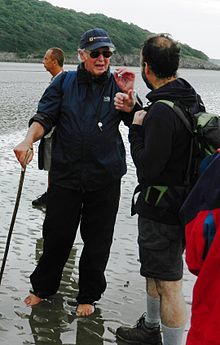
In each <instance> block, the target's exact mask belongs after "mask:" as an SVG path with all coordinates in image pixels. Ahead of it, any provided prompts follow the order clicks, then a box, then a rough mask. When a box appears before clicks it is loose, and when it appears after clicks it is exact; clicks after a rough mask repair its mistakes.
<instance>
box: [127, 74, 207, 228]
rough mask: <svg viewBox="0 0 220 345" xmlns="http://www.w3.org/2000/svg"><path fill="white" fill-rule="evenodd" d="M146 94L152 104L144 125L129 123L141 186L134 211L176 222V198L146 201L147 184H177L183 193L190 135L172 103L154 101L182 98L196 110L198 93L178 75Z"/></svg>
mask: <svg viewBox="0 0 220 345" xmlns="http://www.w3.org/2000/svg"><path fill="white" fill-rule="evenodd" d="M147 98H148V100H149V101H150V102H152V103H153V104H152V105H151V106H150V108H149V110H148V113H147V115H146V117H145V119H144V123H143V126H139V125H132V126H131V128H130V131H129V140H130V143H131V154H132V158H133V160H134V163H135V166H136V168H137V176H138V182H139V183H140V185H141V187H142V192H141V193H140V195H139V197H138V200H137V204H136V212H137V213H138V214H139V215H141V216H142V217H145V218H149V219H152V220H155V221H157V222H160V223H165V224H179V222H180V221H179V216H178V207H176V206H180V205H177V202H178V200H176V203H175V202H174V204H172V205H171V204H170V206H169V207H160V206H159V204H158V205H157V206H155V205H152V204H149V203H148V202H146V201H145V197H146V190H147V187H148V186H179V187H178V188H179V189H180V191H181V192H180V193H182V189H181V188H182V187H181V186H183V184H184V179H185V176H186V169H187V166H188V161H189V152H190V139H191V136H190V133H189V132H188V131H187V129H186V128H185V126H184V124H183V122H182V121H181V120H180V119H179V118H178V116H177V114H176V113H175V112H174V111H173V109H172V108H171V107H169V106H168V105H166V104H164V103H160V102H158V103H155V102H156V101H157V100H162V99H165V100H170V101H173V102H174V101H181V103H182V104H183V105H184V106H185V107H190V108H191V109H193V112H194V113H196V112H198V111H199V110H200V105H199V100H200V97H198V95H197V94H196V92H195V90H194V89H193V88H192V87H191V85H190V84H189V83H187V82H186V81H185V80H183V79H181V78H179V79H176V80H175V81H172V82H170V83H168V84H166V85H164V86H163V87H160V88H159V89H155V90H153V91H151V92H150V93H149V94H148V95H147ZM183 192H184V188H183ZM161 202H162V199H161Z"/></svg>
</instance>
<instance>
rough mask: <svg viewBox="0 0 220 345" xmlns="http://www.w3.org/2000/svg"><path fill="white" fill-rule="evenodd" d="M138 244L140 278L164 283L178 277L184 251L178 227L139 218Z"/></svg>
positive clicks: (182, 231) (179, 227)
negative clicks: (163, 281)
mask: <svg viewBox="0 0 220 345" xmlns="http://www.w3.org/2000/svg"><path fill="white" fill-rule="evenodd" d="M138 244H139V256H140V262H141V269H140V273H141V275H142V276H144V277H147V278H154V279H159V280H166V281H176V280H180V279H181V278H182V276H183V258H182V255H183V251H184V248H185V241H184V229H183V227H182V226H180V225H168V224H161V223H157V222H155V221H153V220H150V219H146V218H143V217H140V216H139V218H138Z"/></svg>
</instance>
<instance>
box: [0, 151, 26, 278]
mask: <svg viewBox="0 0 220 345" xmlns="http://www.w3.org/2000/svg"><path fill="white" fill-rule="evenodd" d="M31 153H32V149H29V150H28V151H27V154H26V158H25V165H24V168H23V167H22V168H21V173H20V180H19V185H18V192H17V197H16V201H15V207H14V211H13V214H12V218H11V224H10V228H9V232H8V238H7V242H6V246H5V253H4V256H3V259H2V267H1V272H0V285H1V281H2V276H3V272H4V268H5V264H6V260H7V255H8V251H9V246H10V241H11V235H12V231H13V228H14V224H15V219H16V215H17V211H18V206H19V202H20V198H21V191H22V187H23V182H24V176H25V171H26V164H27V160H28V158H29V157H30V154H31Z"/></svg>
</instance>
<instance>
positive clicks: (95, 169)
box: [30, 66, 132, 191]
mask: <svg viewBox="0 0 220 345" xmlns="http://www.w3.org/2000/svg"><path fill="white" fill-rule="evenodd" d="M63 78H64V76H63V75H61V76H59V77H57V78H56V80H55V81H54V82H53V83H52V84H51V85H50V86H49V87H48V88H47V89H46V91H45V93H44V94H43V96H42V98H41V100H40V102H39V104H38V110H37V114H36V115H35V116H33V118H32V119H31V121H30V124H31V123H32V122H33V121H37V122H39V123H40V124H41V125H42V126H43V127H44V129H45V134H46V133H48V132H49V131H50V130H51V128H52V127H53V126H56V129H55V132H54V135H53V144H52V161H51V169H50V181H51V183H53V184H56V185H59V186H62V187H65V188H71V189H75V190H86V191H90V190H97V189H99V188H102V187H103V186H106V185H107V184H109V183H111V182H112V181H114V180H117V179H120V178H121V177H122V176H123V175H124V174H125V173H126V162H125V148H124V144H123V141H122V137H121V134H120V131H119V124H120V122H121V120H123V121H124V123H125V124H126V125H130V124H131V121H132V116H131V115H129V114H126V113H122V112H119V111H118V110H116V109H115V107H114V96H115V94H116V92H118V91H119V88H118V86H117V85H116V82H115V80H114V77H113V75H112V74H111V73H110V72H108V73H104V74H103V75H102V76H101V77H99V78H92V76H91V74H90V73H88V72H87V71H86V70H85V69H84V68H83V66H80V67H79V68H78V71H77V77H76V78H74V80H73V81H69V82H68V86H66V87H65V92H64V93H63V90H62V83H63ZM98 123H102V127H101V128H100V127H99V126H98Z"/></svg>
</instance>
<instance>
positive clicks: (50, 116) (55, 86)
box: [29, 74, 64, 134]
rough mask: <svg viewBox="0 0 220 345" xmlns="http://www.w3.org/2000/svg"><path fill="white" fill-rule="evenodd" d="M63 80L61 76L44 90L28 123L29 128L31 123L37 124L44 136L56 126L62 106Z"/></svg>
mask: <svg viewBox="0 0 220 345" xmlns="http://www.w3.org/2000/svg"><path fill="white" fill-rule="evenodd" d="M63 78H64V75H63V74H61V75H60V76H58V77H57V78H56V79H55V80H54V81H53V82H52V83H51V84H50V85H49V86H48V87H47V88H46V90H45V91H44V93H43V96H42V97H41V99H40V101H39V103H38V108H37V112H36V114H35V115H34V116H33V117H32V118H31V119H30V121H29V126H30V125H31V124H32V123H33V122H38V123H40V124H41V125H42V126H43V127H44V130H45V134H47V133H48V132H50V130H51V129H52V127H54V126H55V125H56V123H57V121H58V119H59V116H60V108H61V104H62V96H63V91H62V84H63Z"/></svg>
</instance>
